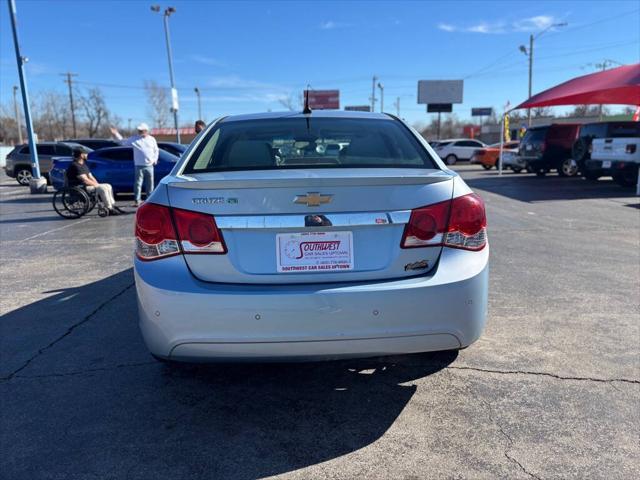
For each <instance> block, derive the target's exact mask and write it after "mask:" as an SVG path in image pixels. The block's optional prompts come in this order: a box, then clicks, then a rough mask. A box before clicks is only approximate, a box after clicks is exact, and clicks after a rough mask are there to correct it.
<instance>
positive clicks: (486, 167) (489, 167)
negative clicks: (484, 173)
mask: <svg viewBox="0 0 640 480" xmlns="http://www.w3.org/2000/svg"><path fill="white" fill-rule="evenodd" d="M491 167H492V165H485V164H484V163H483V164H482V168H484V169H485V170H491Z"/></svg>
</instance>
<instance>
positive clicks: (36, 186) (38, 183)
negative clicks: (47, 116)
mask: <svg viewBox="0 0 640 480" xmlns="http://www.w3.org/2000/svg"><path fill="white" fill-rule="evenodd" d="M7 5H9V18H10V19H11V30H12V31H13V45H14V47H15V50H16V62H17V63H18V77H19V79H20V91H21V92H22V106H23V108H24V122H25V124H26V127H27V136H28V138H29V153H30V154H31V176H32V177H33V179H32V181H31V182H29V189H30V191H31V193H40V192H43V191H44V192H46V191H47V181H46V180H45V179H44V178H42V177H41V176H40V163H39V162H38V150H37V149H36V140H35V136H34V134H33V122H32V121H31V109H30V107H29V92H28V91H27V80H26V78H25V72H24V64H25V63H26V61H27V58H26V57H23V56H22V54H21V53H20V42H19V41H18V21H17V19H16V2H15V0H9V1H8V2H7Z"/></svg>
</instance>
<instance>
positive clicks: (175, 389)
mask: <svg viewBox="0 0 640 480" xmlns="http://www.w3.org/2000/svg"><path fill="white" fill-rule="evenodd" d="M132 277H133V276H132V271H131V269H128V270H126V271H123V272H120V273H118V274H116V275H112V276H110V277H107V278H104V279H102V280H99V281H97V282H93V283H88V284H86V285H82V286H79V287H73V288H60V289H56V290H55V291H51V292H44V293H49V294H52V295H51V296H50V297H48V298H46V299H44V300H40V301H37V302H34V303H32V304H29V305H26V306H24V307H22V308H18V309H17V310H14V311H12V312H9V313H7V314H5V315H3V317H1V319H0V326H1V327H2V331H3V332H4V334H3V336H4V338H3V353H4V355H5V360H7V361H8V362H9V363H10V364H11V370H12V371H15V370H16V368H20V366H21V365H24V364H25V361H27V367H25V368H23V369H21V370H19V372H18V373H16V374H15V375H14V376H11V379H10V380H5V383H6V385H7V386H8V389H7V390H5V393H4V394H3V396H4V399H3V405H4V406H3V410H4V411H3V417H4V419H5V420H3V423H4V426H3V431H4V434H3V437H4V441H3V444H5V445H7V446H8V448H9V451H7V452H5V453H6V454H7V456H8V458H12V459H13V460H12V462H11V463H10V464H9V469H8V470H7V473H8V474H10V475H13V477H10V478H17V477H19V476H20V475H24V474H25V472H26V473H28V474H29V477H30V478H40V477H43V476H51V477H54V476H56V477H60V478H69V477H74V476H78V475H80V476H83V474H86V475H84V476H85V477H87V476H96V477H98V478H105V477H113V478H124V477H127V478H231V479H254V478H263V477H268V476H271V475H278V474H282V473H287V472H292V471H295V470H297V469H300V468H304V467H308V466H312V465H317V464H319V463H322V462H326V461H329V460H332V459H336V458H338V457H341V456H343V455H347V454H349V453H352V452H355V451H357V450H359V449H362V448H364V447H366V446H368V445H370V444H372V443H374V442H376V441H377V440H378V439H380V438H381V437H382V436H383V435H384V434H385V432H386V431H387V430H388V429H389V428H390V427H391V426H392V425H393V424H394V422H395V421H396V419H397V418H398V416H399V415H400V414H401V413H402V412H403V410H404V409H405V407H406V406H407V404H408V403H409V402H410V400H411V398H412V397H413V395H414V394H415V392H416V389H417V386H416V385H415V384H414V383H413V382H414V381H415V380H418V379H420V378H424V377H426V376H429V375H433V374H434V373H436V372H438V371H440V370H442V369H444V368H446V367H447V366H448V365H450V364H451V363H452V362H453V361H455V359H456V358H457V352H442V353H430V354H414V355H400V356H394V357H379V358H370V359H353V360H340V361H328V362H314V363H289V364H264V363H263V364H260V363H246V364H228V363H227V364H210V365H189V364H177V365H174V364H169V365H167V364H164V363H160V362H156V361H155V360H153V359H152V358H151V357H150V356H149V354H148V352H147V351H146V348H145V346H144V344H143V342H142V340H141V336H140V333H139V331H138V327H137V317H136V298H135V291H134V289H133V288H132V281H133V278H132ZM56 336H58V337H59V340H58V341H53V342H52V338H56ZM34 355H35V357H34V358H35V359H32V360H31V361H28V359H29V358H31V357H32V356H34ZM25 359H26V360H25ZM3 376H4V377H5V378H6V377H7V372H6V371H5V372H3ZM96 452H103V453H101V454H100V455H97V454H96Z"/></svg>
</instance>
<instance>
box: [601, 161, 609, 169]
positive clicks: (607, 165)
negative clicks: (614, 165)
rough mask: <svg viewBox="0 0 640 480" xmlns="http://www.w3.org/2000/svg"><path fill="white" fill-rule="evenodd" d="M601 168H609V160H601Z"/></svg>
mask: <svg viewBox="0 0 640 480" xmlns="http://www.w3.org/2000/svg"><path fill="white" fill-rule="evenodd" d="M602 168H611V160H603V161H602Z"/></svg>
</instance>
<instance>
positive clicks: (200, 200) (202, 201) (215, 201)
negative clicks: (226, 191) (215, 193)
mask: <svg viewBox="0 0 640 480" xmlns="http://www.w3.org/2000/svg"><path fill="white" fill-rule="evenodd" d="M191 202H192V203H193V204H194V205H220V204H221V203H233V204H235V203H238V199H237V198H233V197H196V198H192V199H191Z"/></svg>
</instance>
